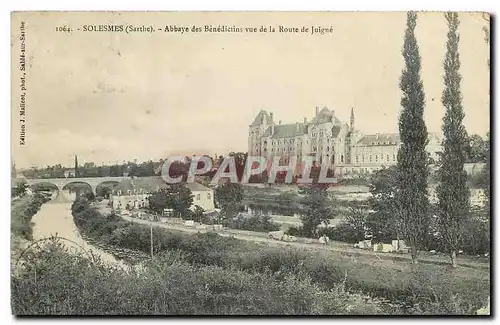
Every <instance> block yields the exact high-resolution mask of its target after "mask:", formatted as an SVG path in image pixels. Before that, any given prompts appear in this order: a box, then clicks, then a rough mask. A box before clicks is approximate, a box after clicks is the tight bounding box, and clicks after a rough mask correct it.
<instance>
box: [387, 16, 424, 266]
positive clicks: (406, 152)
mask: <svg viewBox="0 0 500 325" xmlns="http://www.w3.org/2000/svg"><path fill="white" fill-rule="evenodd" d="M416 24H417V14H416V13H415V12H408V15H407V28H406V33H405V39H404V45H403V50H402V54H403V57H404V61H405V67H404V69H403V72H402V75H401V80H400V88H401V90H402V92H403V96H402V98H401V106H402V109H401V113H400V116H399V134H400V138H401V146H400V149H399V151H398V164H397V169H398V172H397V185H398V191H396V193H395V197H396V204H397V205H398V207H399V209H398V211H399V214H398V216H397V217H398V218H399V226H400V231H401V233H402V234H403V236H404V239H405V240H406V242H407V243H409V245H410V246H411V258H412V263H417V257H418V250H419V248H420V247H421V246H422V238H425V236H426V234H427V229H428V227H429V221H430V218H429V217H430V216H429V198H428V193H427V177H428V174H429V171H428V163H429V162H428V157H427V152H426V145H427V143H428V133H427V127H426V125H425V121H424V114H423V113H424V106H425V94H424V87H423V84H422V80H421V78H420V68H421V64H420V54H419V49H418V44H417V40H416V37H415V27H416Z"/></svg>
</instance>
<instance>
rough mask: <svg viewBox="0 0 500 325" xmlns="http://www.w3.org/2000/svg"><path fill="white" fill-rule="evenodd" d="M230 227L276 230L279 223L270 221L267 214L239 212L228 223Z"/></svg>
mask: <svg viewBox="0 0 500 325" xmlns="http://www.w3.org/2000/svg"><path fill="white" fill-rule="evenodd" d="M229 227H230V228H234V229H242V230H250V231H262V232H266V231H276V230H279V229H280V225H279V224H277V223H275V222H272V221H271V217H270V216H269V215H268V214H263V213H257V214H252V215H246V214H239V215H238V216H237V217H236V218H234V219H233V220H231V222H230V223H229Z"/></svg>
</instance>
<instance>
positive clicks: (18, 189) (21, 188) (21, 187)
mask: <svg viewBox="0 0 500 325" xmlns="http://www.w3.org/2000/svg"><path fill="white" fill-rule="evenodd" d="M28 188H29V186H28V184H26V183H24V182H20V183H18V184H17V185H16V186H15V187H14V188H13V189H12V194H11V196H12V197H16V196H25V195H26V192H27V191H28Z"/></svg>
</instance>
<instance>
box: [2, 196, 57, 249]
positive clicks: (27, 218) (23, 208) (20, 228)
mask: <svg viewBox="0 0 500 325" xmlns="http://www.w3.org/2000/svg"><path fill="white" fill-rule="evenodd" d="M49 200H50V199H49V198H47V197H45V196H44V195H43V194H40V193H35V194H33V195H30V196H24V197H22V198H20V199H19V201H16V205H15V206H14V207H13V208H12V218H11V228H10V229H11V232H12V234H14V235H19V236H21V237H23V238H24V239H28V240H32V239H33V237H32V236H33V230H32V228H31V219H32V218H33V216H34V215H35V214H36V213H37V212H38V211H39V210H40V208H41V206H42V204H44V203H45V202H47V201H49Z"/></svg>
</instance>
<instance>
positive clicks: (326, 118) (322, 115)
mask: <svg viewBox="0 0 500 325" xmlns="http://www.w3.org/2000/svg"><path fill="white" fill-rule="evenodd" d="M327 122H333V123H335V124H340V120H339V119H338V118H337V117H336V116H335V115H334V114H333V110H329V109H328V108H327V107H323V109H322V110H321V111H320V112H319V113H318V116H315V117H314V118H313V119H312V120H311V123H327Z"/></svg>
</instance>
